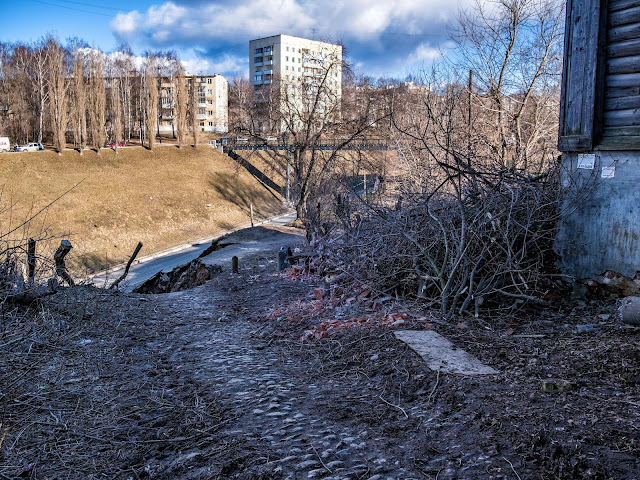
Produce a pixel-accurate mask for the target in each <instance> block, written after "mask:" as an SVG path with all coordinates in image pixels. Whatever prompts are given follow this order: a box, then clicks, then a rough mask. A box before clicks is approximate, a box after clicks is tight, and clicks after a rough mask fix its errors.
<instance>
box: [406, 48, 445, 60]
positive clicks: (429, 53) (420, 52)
mask: <svg viewBox="0 0 640 480" xmlns="http://www.w3.org/2000/svg"><path fill="white" fill-rule="evenodd" d="M442 53H443V52H442V51H441V50H438V49H437V48H433V47H431V46H430V45H429V44H428V43H421V44H420V45H418V47H417V48H416V49H415V50H414V51H413V52H411V54H409V56H408V57H407V63H408V64H413V63H418V62H424V61H425V60H429V61H431V60H435V59H436V58H438V57H440V56H441V55H442Z"/></svg>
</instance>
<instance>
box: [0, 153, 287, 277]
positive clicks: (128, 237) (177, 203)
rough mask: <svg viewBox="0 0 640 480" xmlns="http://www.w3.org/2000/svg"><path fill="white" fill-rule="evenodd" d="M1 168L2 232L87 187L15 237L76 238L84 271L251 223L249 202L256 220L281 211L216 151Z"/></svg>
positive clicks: (36, 159) (39, 160) (75, 256)
mask: <svg viewBox="0 0 640 480" xmlns="http://www.w3.org/2000/svg"><path fill="white" fill-rule="evenodd" d="M0 162H2V169H1V171H0V185H3V186H4V192H3V195H2V207H3V209H2V210H3V211H2V212H0V232H7V231H8V230H10V229H11V228H12V227H13V226H15V225H17V224H18V223H19V222H20V221H21V220H23V219H24V218H26V217H28V216H29V214H30V213H33V212H36V211H38V210H40V209H41V208H42V207H44V206H45V205H47V204H48V203H49V202H51V201H52V200H54V199H56V198H57V197H58V196H60V195H61V194H62V193H63V192H64V191H66V190H68V189H69V188H70V187H73V186H74V185H75V184H77V183H79V182H81V183H80V184H79V185H78V186H77V187H76V188H75V189H73V190H72V191H71V192H69V193H68V194H67V195H65V196H64V197H63V198H61V199H60V200H58V201H57V202H55V203H54V204H53V205H52V206H51V207H50V208H48V209H47V210H46V212H44V213H43V214H42V215H40V216H39V217H38V218H37V220H35V221H34V222H32V223H31V224H30V226H29V228H30V231H28V232H24V231H22V230H19V231H18V232H16V234H15V235H19V236H22V237H26V236H30V235H32V234H33V232H34V231H41V230H42V229H43V228H49V234H50V235H53V236H54V237H60V236H64V237H69V238H70V240H71V242H72V244H73V246H74V249H73V251H72V253H71V254H70V255H69V257H68V260H69V263H70V264H71V265H73V266H74V267H75V268H76V269H80V268H82V269H87V271H91V270H97V269H102V268H104V267H105V266H106V265H112V264H114V263H120V262H122V261H125V260H126V259H127V258H128V256H129V255H130V254H131V253H132V251H133V249H134V248H135V246H136V244H137V242H138V241H142V242H143V243H144V248H143V251H142V254H143V255H144V254H150V253H152V252H157V251H161V250H163V249H166V248H169V247H171V246H173V245H176V244H180V243H184V242H189V241H193V240H195V239H201V238H205V237H210V236H215V235H217V234H220V233H222V232H223V231H224V230H226V229H229V228H233V227H237V226H240V225H245V224H247V223H249V211H250V205H252V204H253V208H254V212H255V216H256V218H263V217H267V216H271V215H274V214H276V213H278V212H280V211H281V210H282V199H281V198H280V197H279V196H278V195H277V194H275V193H274V192H271V191H269V190H267V189H265V187H263V186H262V185H260V184H259V183H258V182H257V181H256V180H255V179H254V178H253V177H252V176H251V175H249V174H248V173H247V172H246V171H245V170H244V169H242V168H240V167H238V165H237V164H236V163H235V162H234V161H233V160H232V159H231V158H229V157H228V156H226V155H223V154H222V153H220V152H218V151H217V150H215V149H212V148H211V147H209V146H199V147H198V148H196V149H194V148H192V147H185V148H182V149H181V150H180V149H178V148H176V147H175V146H157V147H156V148H154V150H153V151H148V150H146V149H144V148H140V147H132V148H122V149H119V150H118V153H117V154H116V153H115V152H114V151H112V150H108V149H102V150H101V151H100V155H98V154H97V153H96V152H94V151H85V153H84V155H82V156H80V154H79V153H78V152H77V151H71V150H69V151H65V152H64V154H63V155H62V156H59V155H57V154H56V153H54V152H50V151H46V152H34V153H19V154H18V153H16V154H3V155H1V156H0ZM207 205H210V206H207ZM8 207H10V208H8ZM55 243H59V241H58V240H56V241H54V242H52V246H53V244H55ZM39 248H43V246H42V245H40V246H39Z"/></svg>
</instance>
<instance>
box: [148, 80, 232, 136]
mask: <svg viewBox="0 0 640 480" xmlns="http://www.w3.org/2000/svg"><path fill="white" fill-rule="evenodd" d="M186 81H187V88H188V90H189V93H188V94H187V98H188V102H189V108H192V107H191V99H192V98H193V96H192V94H191V90H192V89H193V88H195V89H196V92H195V98H196V102H197V103H196V105H195V106H194V107H193V108H195V109H196V119H197V121H198V124H199V128H200V131H201V132H207V133H226V132H227V131H228V130H229V82H228V81H227V79H226V78H225V77H223V76H222V75H212V76H203V75H192V76H188V77H186ZM174 94H175V79H170V78H166V77H165V78H163V79H162V80H161V89H160V108H159V114H160V119H159V122H158V128H159V131H160V133H174V132H175V113H176V112H175V98H174ZM188 124H189V126H191V122H190V121H188Z"/></svg>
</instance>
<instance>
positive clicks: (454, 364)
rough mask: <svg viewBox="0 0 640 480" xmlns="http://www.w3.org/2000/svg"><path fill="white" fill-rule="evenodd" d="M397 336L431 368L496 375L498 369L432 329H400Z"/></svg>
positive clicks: (463, 373) (448, 371)
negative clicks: (456, 345) (457, 346)
mask: <svg viewBox="0 0 640 480" xmlns="http://www.w3.org/2000/svg"><path fill="white" fill-rule="evenodd" d="M394 335H395V337H396V338H397V339H398V340H400V341H401V342H404V343H406V344H407V345H409V347H410V348H411V349H412V350H413V351H415V352H416V353H417V354H418V355H420V356H421V357H422V358H423V359H424V361H425V362H427V365H428V366H429V368H430V369H431V370H434V371H440V372H442V373H458V374H461V375H495V374H497V373H498V371H497V370H494V369H493V368H491V367H489V366H487V365H485V364H484V363H482V362H481V361H480V360H478V359H477V358H476V357H474V356H473V355H471V354H470V353H468V352H466V351H464V350H461V349H459V348H456V347H455V346H454V345H453V344H452V343H451V342H450V341H449V340H447V339H446V338H444V337H443V336H442V335H438V334H437V333H436V332H433V331H431V330H419V331H418V330H398V331H396V332H394Z"/></svg>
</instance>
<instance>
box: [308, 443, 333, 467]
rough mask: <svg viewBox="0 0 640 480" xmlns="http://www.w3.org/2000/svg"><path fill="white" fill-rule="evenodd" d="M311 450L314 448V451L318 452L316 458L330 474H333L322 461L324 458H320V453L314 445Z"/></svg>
mask: <svg viewBox="0 0 640 480" xmlns="http://www.w3.org/2000/svg"><path fill="white" fill-rule="evenodd" d="M311 448H313V451H314V452H316V456H317V457H318V460H320V463H321V464H322V466H323V467H324V468H325V469H326V470H327V472H329V473H333V472H332V471H331V469H330V468H329V467H327V466H326V465H325V464H324V462H323V461H322V457H321V456H320V454H318V451H317V450H316V447H314V446H313V445H311Z"/></svg>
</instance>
